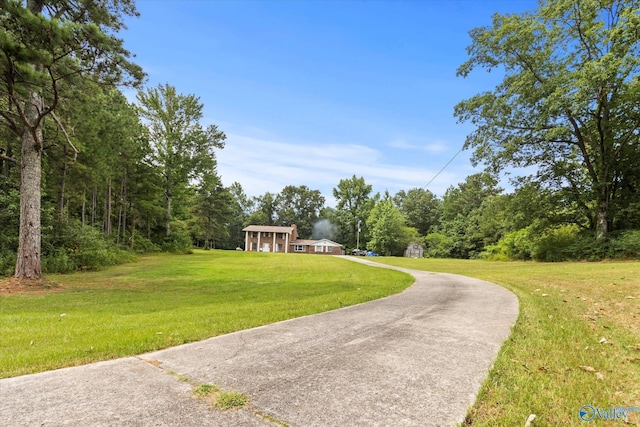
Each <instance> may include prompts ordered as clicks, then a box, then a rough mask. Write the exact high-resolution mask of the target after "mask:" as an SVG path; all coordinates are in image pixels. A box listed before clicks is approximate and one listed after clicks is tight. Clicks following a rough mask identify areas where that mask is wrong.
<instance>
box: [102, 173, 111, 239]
mask: <svg viewBox="0 0 640 427" xmlns="http://www.w3.org/2000/svg"><path fill="white" fill-rule="evenodd" d="M111 205H112V204H111V178H109V179H108V180H107V200H105V201H104V215H105V217H104V234H105V235H106V236H111Z"/></svg>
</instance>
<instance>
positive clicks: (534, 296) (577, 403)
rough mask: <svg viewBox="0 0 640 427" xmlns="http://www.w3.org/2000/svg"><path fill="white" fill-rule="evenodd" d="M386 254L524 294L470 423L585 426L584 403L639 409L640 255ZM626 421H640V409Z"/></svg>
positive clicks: (384, 260)
mask: <svg viewBox="0 0 640 427" xmlns="http://www.w3.org/2000/svg"><path fill="white" fill-rule="evenodd" d="M379 261H380V262H382V263H385V264H391V265H396V266H401V267H406V268H411V269H416V270H428V271H434V272H448V273H455V274H462V275H465V276H470V277H476V278H480V279H483V280H487V281H490V282H493V283H497V284H499V285H502V286H504V287H506V288H507V289H510V290H511V291H513V292H514V293H515V294H516V295H517V296H518V299H519V301H520V315H519V318H518V320H517V323H516V324H515V326H514V328H513V331H512V335H511V337H510V338H509V339H508V340H507V341H506V343H505V345H504V346H503V348H502V349H501V351H500V353H499V355H498V359H497V361H496V362H495V365H494V367H493V369H492V371H491V372H490V374H489V377H488V379H487V380H486V382H485V383H484V384H483V387H482V390H481V392H480V395H479V397H478V400H477V402H476V404H475V405H474V406H473V408H471V410H470V411H469V413H468V417H467V422H466V423H465V425H473V426H523V425H524V424H525V421H526V420H527V417H528V416H529V414H535V415H536V416H537V418H536V419H535V421H534V423H533V425H534V426H579V425H584V424H585V422H584V421H582V420H581V419H580V417H579V413H578V412H579V410H580V408H581V407H582V406H583V405H592V406H593V407H595V408H613V407H620V406H624V407H629V406H635V407H640V262H598V263H552V264H550V263H535V262H487V261H467V260H437V259H403V258H380V259H379ZM591 368H592V369H591ZM618 422H620V420H616V421H613V420H600V419H596V420H594V424H595V425H602V424H604V423H613V424H616V423H618ZM627 423H628V424H625V425H640V413H638V412H636V413H632V414H630V415H629V416H628V418H627ZM613 424H612V425H613Z"/></svg>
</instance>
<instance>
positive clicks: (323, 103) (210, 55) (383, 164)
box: [121, 0, 536, 205]
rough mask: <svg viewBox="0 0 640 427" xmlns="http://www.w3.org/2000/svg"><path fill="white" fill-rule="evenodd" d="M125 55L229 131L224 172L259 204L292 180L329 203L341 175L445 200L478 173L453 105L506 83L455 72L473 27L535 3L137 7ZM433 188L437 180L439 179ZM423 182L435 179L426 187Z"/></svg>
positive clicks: (162, 1) (293, 0)
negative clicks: (193, 100)
mask: <svg viewBox="0 0 640 427" xmlns="http://www.w3.org/2000/svg"><path fill="white" fill-rule="evenodd" d="M137 6H138V10H139V12H140V13H141V17H140V18H139V19H134V20H128V21H127V23H128V30H126V31H124V32H123V33H122V34H121V37H123V38H124V40H125V46H126V47H127V48H128V49H129V50H130V51H132V52H133V53H135V54H136V62H137V63H138V64H140V65H141V66H142V67H143V68H144V70H145V71H146V72H147V74H148V83H147V84H148V85H150V86H155V85H157V84H160V83H162V84H164V83H169V84H171V85H173V86H175V87H176V88H177V90H178V91H179V92H181V93H184V94H195V95H197V96H199V97H200V100H201V102H202V103H203V104H204V114H205V118H204V120H203V124H205V125H206V124H216V125H218V127H219V128H220V129H221V130H222V131H224V132H225V133H226V135H227V141H226V147H225V148H224V149H223V150H221V151H219V152H218V154H217V158H218V172H219V174H220V176H221V178H222V180H223V183H224V184H225V185H230V184H231V183H232V182H234V181H237V182H239V183H240V184H242V186H243V188H244V190H245V192H246V193H247V194H248V195H249V196H259V195H261V194H264V193H265V192H267V191H268V192H272V193H278V192H280V190H282V188H283V187H284V186H286V185H296V186H297V185H306V186H308V187H309V188H311V189H313V190H320V191H321V192H322V193H323V195H324V196H325V197H326V199H327V204H328V205H332V204H333V196H332V189H333V188H334V187H336V186H337V184H338V182H339V181H340V179H344V178H350V177H351V176H353V175H354V174H355V175H356V176H358V177H360V176H362V177H364V178H365V181H366V182H367V183H368V184H372V185H373V187H374V191H379V192H384V191H385V190H388V191H389V192H390V193H391V194H395V193H396V192H397V191H398V190H402V189H404V190H409V189H411V188H416V187H422V188H427V189H428V190H430V191H432V192H433V193H435V194H436V195H438V196H442V195H443V194H444V192H445V191H446V189H447V188H448V187H450V186H452V185H453V186H455V185H457V184H458V183H460V182H462V181H463V180H464V179H465V177H466V176H468V175H469V174H472V173H474V172H477V171H478V169H473V168H472V166H471V163H470V161H469V157H470V153H469V152H466V151H465V152H462V153H460V154H459V155H458V156H457V157H455V159H454V160H453V161H452V162H451V164H450V165H449V166H448V167H447V168H446V169H445V170H444V171H443V172H442V173H441V174H440V175H439V176H438V177H437V178H436V179H435V180H433V181H432V179H433V177H434V176H435V175H436V173H437V172H438V171H439V170H440V169H441V168H442V167H443V166H444V165H445V164H446V163H447V162H448V161H450V160H451V159H452V158H453V157H454V156H455V155H456V153H457V152H458V151H459V150H460V148H461V147H462V145H463V143H464V139H465V137H466V135H467V134H468V133H469V132H470V131H471V130H472V128H471V126H470V125H468V124H457V123H456V120H455V118H454V117H453V108H454V106H455V105H456V104H457V103H458V102H460V101H461V100H463V99H465V98H469V97H471V96H473V95H474V94H476V93H479V92H482V91H486V90H490V89H492V88H493V87H494V86H495V84H496V83H497V82H498V81H499V80H500V79H501V76H500V75H499V74H497V73H493V74H487V73H485V72H483V71H481V70H477V71H476V72H474V73H473V74H472V75H471V76H470V77H468V78H466V79H463V78H461V77H456V69H457V67H458V66H459V65H460V64H462V63H463V62H464V61H465V60H466V59H467V53H466V50H465V49H466V47H467V46H468V45H469V43H470V39H469V36H468V32H469V30H471V29H472V28H474V27H478V26H484V25H488V24H490V22H491V16H492V15H493V13H495V12H499V13H519V12H522V11H525V10H531V9H533V8H534V7H535V6H536V1H535V0H491V1H484V0H423V1H371V0H369V1H366V0H360V1H337V0H336V1H322V0H316V1H301V0H300V1H298V0H289V1H258V0H254V1H204V0H200V1H189V0H186V1H185V0H139V1H138V2H137ZM430 181H432V182H431V183H430V184H429V182H430ZM427 184H429V185H428V186H427Z"/></svg>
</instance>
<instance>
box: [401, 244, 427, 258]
mask: <svg viewBox="0 0 640 427" xmlns="http://www.w3.org/2000/svg"><path fill="white" fill-rule="evenodd" d="M404 256H405V257H407V258H422V257H423V256H424V249H423V247H422V245H421V244H420V243H415V242H414V243H409V245H408V246H407V247H406V248H405V250H404Z"/></svg>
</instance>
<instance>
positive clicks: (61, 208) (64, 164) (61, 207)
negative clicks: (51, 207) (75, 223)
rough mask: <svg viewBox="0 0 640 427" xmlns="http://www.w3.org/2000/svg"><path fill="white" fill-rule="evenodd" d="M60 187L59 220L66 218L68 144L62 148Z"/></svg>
mask: <svg viewBox="0 0 640 427" xmlns="http://www.w3.org/2000/svg"><path fill="white" fill-rule="evenodd" d="M60 175H61V176H60V189H59V191H58V221H59V222H62V220H63V219H64V190H65V184H66V178H67V146H66V145H65V146H64V148H63V150H62V167H61V168H60Z"/></svg>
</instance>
